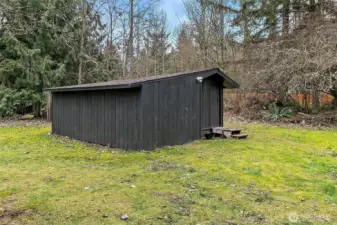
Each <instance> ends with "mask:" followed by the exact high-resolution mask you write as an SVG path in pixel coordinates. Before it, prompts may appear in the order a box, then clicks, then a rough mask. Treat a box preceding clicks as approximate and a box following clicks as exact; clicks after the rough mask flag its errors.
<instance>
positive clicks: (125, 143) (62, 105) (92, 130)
mask: <svg viewBox="0 0 337 225" xmlns="http://www.w3.org/2000/svg"><path fill="white" fill-rule="evenodd" d="M139 99H140V90H139V89H126V90H107V91H80V92H55V93H53V107H52V108H53V127H52V132H53V133H54V134H58V135H64V136H69V137H72V138H74V139H78V140H82V141H86V142H90V143H97V144H102V145H108V146H111V147H115V148H121V149H129V148H132V149H138V147H139V146H140V138H139V131H140V123H139V122H140V111H139V109H140V107H139V105H140V101H139Z"/></svg>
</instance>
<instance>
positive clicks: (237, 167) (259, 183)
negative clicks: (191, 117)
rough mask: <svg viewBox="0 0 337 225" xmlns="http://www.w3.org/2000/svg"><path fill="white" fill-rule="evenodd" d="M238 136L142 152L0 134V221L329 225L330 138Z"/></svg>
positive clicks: (334, 216) (333, 215)
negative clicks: (121, 217)
mask: <svg viewBox="0 0 337 225" xmlns="http://www.w3.org/2000/svg"><path fill="white" fill-rule="evenodd" d="M244 128H245V132H247V133H248V134H249V135H250V137H249V139H248V140H212V141H197V142H194V143H191V144H187V145H183V146H178V147H167V148H163V149H158V150H157V151H154V152H150V153H145V152H125V151H119V150H114V149H108V148H105V147H98V146H91V145H86V144H84V143H81V142H78V141H72V140H70V139H67V138H62V137H52V136H48V135H47V133H48V132H50V127H42V128H41V127H7V128H0V181H1V182H0V198H1V207H0V223H1V224H11V223H12V224H198V223H199V224H226V223H227V224H335V223H336V221H337V193H336V187H337V157H336V152H337V133H336V132H333V131H318V130H304V129H294V128H293V129H287V128H279V127H272V126H264V125H253V126H245V127H244ZM125 213H126V214H128V216H129V219H128V220H127V221H121V220H120V215H121V214H125Z"/></svg>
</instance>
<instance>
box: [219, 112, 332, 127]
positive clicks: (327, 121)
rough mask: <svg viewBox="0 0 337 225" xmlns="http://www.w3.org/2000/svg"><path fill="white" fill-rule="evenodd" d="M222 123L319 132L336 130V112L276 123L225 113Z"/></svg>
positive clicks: (296, 115)
mask: <svg viewBox="0 0 337 225" xmlns="http://www.w3.org/2000/svg"><path fill="white" fill-rule="evenodd" d="M224 121H225V122H227V123H231V124H244V125H245V124H251V125H252V124H255V125H258V124H263V125H266V124H267V125H268V124H269V125H273V126H275V125H276V126H279V127H285V128H305V129H310V128H314V129H319V130H330V129H336V128H337V114H336V112H330V113H321V114H319V115H303V114H302V115H301V114H295V115H294V116H293V117H292V118H290V119H287V118H284V119H281V120H280V121H278V122H269V121H265V120H262V119H249V118H246V117H244V116H242V115H237V114H235V113H233V112H231V111H227V112H225V113H224Z"/></svg>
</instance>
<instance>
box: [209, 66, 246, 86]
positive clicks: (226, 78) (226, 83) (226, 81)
mask: <svg viewBox="0 0 337 225" xmlns="http://www.w3.org/2000/svg"><path fill="white" fill-rule="evenodd" d="M215 74H217V75H219V76H220V77H221V78H222V79H223V88H226V89H234V88H240V85H239V84H238V83H237V82H235V81H234V80H232V79H231V78H230V77H229V76H227V75H226V74H225V73H224V72H222V71H221V70H220V69H219V68H216V69H214V70H210V71H209V72H207V73H206V74H205V75H204V76H203V78H204V79H205V78H207V77H210V76H214V75H215Z"/></svg>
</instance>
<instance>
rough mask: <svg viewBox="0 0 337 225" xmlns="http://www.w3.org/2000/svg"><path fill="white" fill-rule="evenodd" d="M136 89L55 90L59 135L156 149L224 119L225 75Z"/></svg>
mask: <svg viewBox="0 0 337 225" xmlns="http://www.w3.org/2000/svg"><path fill="white" fill-rule="evenodd" d="M197 76H203V74H202V73H200V72H198V73H196V74H191V75H189V76H174V77H172V78H165V79H159V80H153V81H152V80H151V81H147V82H145V83H142V84H141V85H140V86H137V87H134V88H130V87H129V88H126V87H125V88H124V89H116V88H114V89H104V90H93V89H88V90H81V91H79V90H78V89H76V91H70V90H69V89H67V91H65V92H62V91H61V90H60V89H58V91H57V92H52V95H53V96H52V98H53V101H52V104H53V105H52V110H53V111H52V115H53V116H52V120H53V128H52V132H53V133H54V134H59V135H64V136H69V137H72V138H74V139H78V140H82V141H86V142H91V143H97V144H101V145H108V146H110V147H114V148H121V149H145V150H152V149H155V148H157V147H163V146H167V145H178V144H184V143H186V142H190V141H193V140H198V139H201V137H202V136H203V134H204V133H203V131H202V129H203V128H207V127H219V126H222V124H223V118H222V110H223V101H222V94H223V90H222V89H223V83H224V78H223V77H222V76H218V75H217V74H214V75H211V74H209V71H208V72H207V73H205V74H204V76H205V79H204V80H203V82H202V83H200V82H198V81H197V80H196V77H197Z"/></svg>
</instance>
